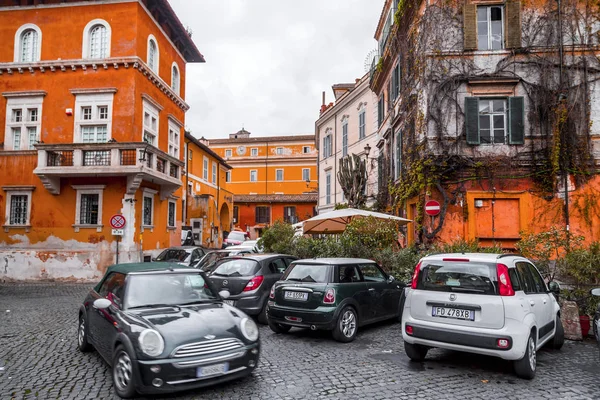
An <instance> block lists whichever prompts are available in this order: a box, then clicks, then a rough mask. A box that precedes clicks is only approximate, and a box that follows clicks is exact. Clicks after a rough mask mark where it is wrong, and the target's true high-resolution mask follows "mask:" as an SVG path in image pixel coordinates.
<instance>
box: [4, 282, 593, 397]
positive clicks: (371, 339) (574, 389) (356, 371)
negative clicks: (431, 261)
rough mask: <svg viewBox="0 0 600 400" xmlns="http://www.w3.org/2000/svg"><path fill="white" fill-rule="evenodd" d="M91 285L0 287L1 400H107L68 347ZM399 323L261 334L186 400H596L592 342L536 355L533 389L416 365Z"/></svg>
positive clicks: (103, 380)
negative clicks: (256, 350) (239, 361)
mask: <svg viewBox="0 0 600 400" xmlns="http://www.w3.org/2000/svg"><path fill="white" fill-rule="evenodd" d="M89 288H90V285H81V284H80V285H73V284H68V285H67V284H0V398H1V399H11V398H15V399H21V398H27V399H33V398H42V399H50V398H51V399H98V398H102V399H104V398H115V395H114V394H113V388H112V378H111V374H110V369H109V368H108V367H107V365H106V364H105V363H104V361H103V360H102V359H101V358H100V356H99V355H98V354H97V353H95V352H92V353H88V354H82V353H80V352H79V351H78V350H77V348H76V328H77V322H76V317H77V310H78V307H79V304H80V302H81V301H82V300H83V298H84V296H85V294H86V293H87V291H88V290H89ZM398 327H399V325H398V324H397V323H392V322H389V323H383V324H377V325H375V326H373V327H370V328H366V329H362V330H361V331H359V335H358V338H357V340H356V341H355V342H353V343H350V344H341V343H337V342H334V341H333V340H332V339H331V338H330V335H329V334H327V333H324V332H310V331H306V330H296V329H294V330H292V331H291V332H290V333H289V334H285V335H275V334H273V333H272V332H271V331H270V330H269V328H268V327H265V326H261V335H262V336H261V338H262V354H261V362H260V364H259V368H257V370H256V372H255V373H254V375H253V376H252V377H250V378H247V379H244V380H242V381H237V382H233V383H229V384H225V385H221V386H217V387H213V388H210V389H205V390H196V391H193V392H183V393H178V394H175V395H173V396H170V397H169V398H173V399H174V398H185V399H280V398H281V399H286V398H289V399H313V398H344V399H371V398H373V399H401V398H411V399H414V398H423V399H484V398H485V399H509V398H510V399H528V400H533V399H599V398H600V379H599V378H600V362H599V361H598V349H597V347H596V346H595V344H594V343H593V342H592V341H587V342H584V343H579V342H569V341H567V343H566V344H565V346H564V347H563V349H562V350H561V351H551V350H543V351H541V352H540V353H539V354H538V371H537V376H536V378H535V379H534V380H533V381H525V380H520V379H518V378H516V377H515V376H514V375H513V373H512V366H511V364H510V363H508V362H505V361H502V360H499V359H494V358H488V357H481V356H474V355H469V354H463V353H455V352H449V351H441V350H434V351H431V352H430V353H429V356H428V358H427V360H426V361H425V362H424V363H411V362H409V360H408V358H407V357H406V355H405V354H404V350H403V345H402V340H401V338H400V334H399V331H398Z"/></svg>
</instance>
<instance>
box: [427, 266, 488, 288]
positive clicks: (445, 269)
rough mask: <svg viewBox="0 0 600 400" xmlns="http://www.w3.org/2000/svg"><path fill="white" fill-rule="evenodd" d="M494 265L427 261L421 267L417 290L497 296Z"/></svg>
mask: <svg viewBox="0 0 600 400" xmlns="http://www.w3.org/2000/svg"><path fill="white" fill-rule="evenodd" d="M496 282H497V277H496V264H488V263H482V262H455V261H429V262H424V263H423V265H422V266H421V272H420V274H419V279H418V282H417V289H421V290H436V291H440V292H465V293H473V294H497V291H496V286H497V285H496Z"/></svg>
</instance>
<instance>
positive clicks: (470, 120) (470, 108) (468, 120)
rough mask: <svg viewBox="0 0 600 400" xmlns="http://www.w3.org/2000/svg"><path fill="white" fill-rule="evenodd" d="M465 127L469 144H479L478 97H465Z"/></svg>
mask: <svg viewBox="0 0 600 400" xmlns="http://www.w3.org/2000/svg"><path fill="white" fill-rule="evenodd" d="M465 126H466V128H467V143H468V144H479V99H478V98H477V97H465Z"/></svg>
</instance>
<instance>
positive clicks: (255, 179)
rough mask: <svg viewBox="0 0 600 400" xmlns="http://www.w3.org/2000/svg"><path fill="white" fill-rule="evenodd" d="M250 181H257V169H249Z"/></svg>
mask: <svg viewBox="0 0 600 400" xmlns="http://www.w3.org/2000/svg"><path fill="white" fill-rule="evenodd" d="M253 174H254V179H252V175H253ZM250 182H258V170H257V169H251V170H250Z"/></svg>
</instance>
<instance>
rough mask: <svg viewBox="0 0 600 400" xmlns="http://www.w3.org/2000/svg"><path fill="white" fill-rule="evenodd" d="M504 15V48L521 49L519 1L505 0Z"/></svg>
mask: <svg viewBox="0 0 600 400" xmlns="http://www.w3.org/2000/svg"><path fill="white" fill-rule="evenodd" d="M505 14H506V21H505V25H504V30H505V32H506V48H507V49H518V48H519V47H521V1H520V0H507V1H506V12H505Z"/></svg>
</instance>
